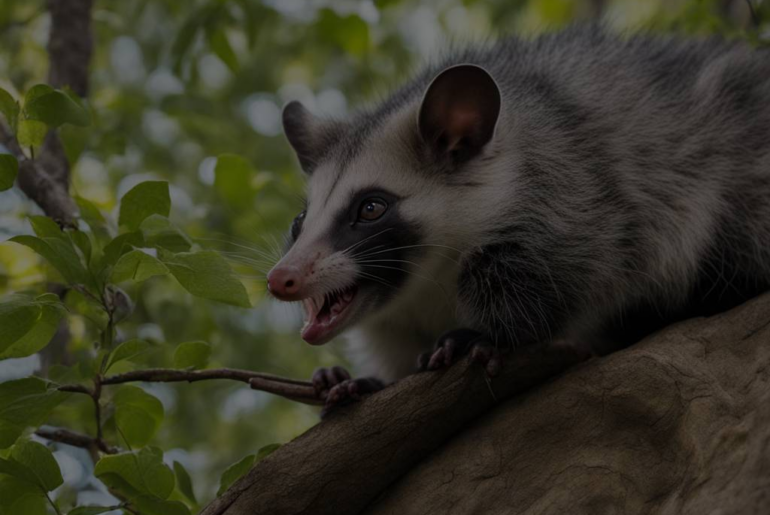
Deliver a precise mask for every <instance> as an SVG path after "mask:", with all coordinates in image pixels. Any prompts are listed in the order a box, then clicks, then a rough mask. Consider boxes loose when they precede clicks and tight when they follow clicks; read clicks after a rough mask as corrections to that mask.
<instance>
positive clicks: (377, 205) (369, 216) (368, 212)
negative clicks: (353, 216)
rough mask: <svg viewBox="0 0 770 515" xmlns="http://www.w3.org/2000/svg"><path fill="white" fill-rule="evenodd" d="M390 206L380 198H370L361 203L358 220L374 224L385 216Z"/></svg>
mask: <svg viewBox="0 0 770 515" xmlns="http://www.w3.org/2000/svg"><path fill="white" fill-rule="evenodd" d="M387 210H388V204H387V202H385V201H384V200H382V199H380V198H368V199H366V200H364V201H363V202H362V203H361V208H360V209H359V210H358V219H359V220H360V221H362V222H373V221H375V220H377V219H378V218H380V217H381V216H382V215H384V214H385V211H387Z"/></svg>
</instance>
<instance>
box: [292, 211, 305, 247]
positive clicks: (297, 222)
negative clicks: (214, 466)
mask: <svg viewBox="0 0 770 515" xmlns="http://www.w3.org/2000/svg"><path fill="white" fill-rule="evenodd" d="M306 214H307V211H303V212H301V213H300V214H298V215H297V217H296V218H295V219H294V221H293V222H292V223H291V237H292V238H293V239H294V240H296V239H297V237H298V236H299V233H300V231H302V222H304V221H305V215H306Z"/></svg>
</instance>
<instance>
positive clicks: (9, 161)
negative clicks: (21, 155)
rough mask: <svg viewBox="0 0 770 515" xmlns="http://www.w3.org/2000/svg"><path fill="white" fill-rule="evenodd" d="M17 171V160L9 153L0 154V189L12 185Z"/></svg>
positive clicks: (3, 189) (8, 187) (5, 188)
mask: <svg viewBox="0 0 770 515" xmlns="http://www.w3.org/2000/svg"><path fill="white" fill-rule="evenodd" d="M18 173H19V162H18V161H17V160H16V158H15V157H13V156H12V155H11V154H0V191H5V190H7V189H10V188H11V187H13V182H14V181H15V180H16V175H18Z"/></svg>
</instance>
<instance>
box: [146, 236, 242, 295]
mask: <svg viewBox="0 0 770 515" xmlns="http://www.w3.org/2000/svg"><path fill="white" fill-rule="evenodd" d="M160 258H161V260H162V261H163V262H164V263H165V264H166V266H168V268H169V270H171V273H172V274H174V277H176V279H177V280H178V281H179V283H180V284H181V285H182V286H183V287H184V288H185V289H186V290H187V291H189V292H190V293H192V294H193V295H196V296H198V297H203V298H205V299H211V300H216V301H219V302H224V303H226V304H232V305H234V306H240V307H244V308H248V307H251V302H250V301H249V296H248V294H247V293H246V288H244V287H243V284H242V283H241V282H240V281H239V280H238V278H237V277H236V276H235V274H233V271H232V270H231V269H230V265H228V264H227V261H225V259H224V258H223V257H222V256H220V255H219V254H218V253H216V252H214V251H211V250H201V251H198V252H184V253H179V254H170V253H167V252H162V251H161V252H160Z"/></svg>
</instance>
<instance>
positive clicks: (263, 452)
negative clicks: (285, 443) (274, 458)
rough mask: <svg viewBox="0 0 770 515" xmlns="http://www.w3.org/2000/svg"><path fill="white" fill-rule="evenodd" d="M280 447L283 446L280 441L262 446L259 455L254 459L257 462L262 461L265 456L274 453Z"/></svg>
mask: <svg viewBox="0 0 770 515" xmlns="http://www.w3.org/2000/svg"><path fill="white" fill-rule="evenodd" d="M280 447H281V444H279V443H271V444H270V445H265V446H264V447H261V448H260V449H259V450H258V451H257V457H256V458H255V459H254V463H255V464H257V463H259V462H260V461H262V460H264V459H265V458H267V457H268V456H270V455H271V454H273V452H275V451H277V450H278V449H279V448H280Z"/></svg>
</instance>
